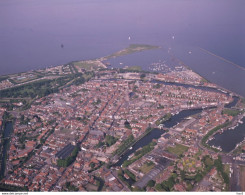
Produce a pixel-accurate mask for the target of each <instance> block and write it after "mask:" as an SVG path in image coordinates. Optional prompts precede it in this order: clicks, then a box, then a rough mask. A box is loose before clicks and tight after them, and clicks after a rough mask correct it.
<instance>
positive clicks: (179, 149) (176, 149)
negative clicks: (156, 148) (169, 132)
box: [167, 144, 188, 156]
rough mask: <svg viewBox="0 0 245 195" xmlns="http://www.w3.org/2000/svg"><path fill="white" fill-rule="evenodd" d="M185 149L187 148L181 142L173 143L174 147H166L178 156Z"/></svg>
mask: <svg viewBox="0 0 245 195" xmlns="http://www.w3.org/2000/svg"><path fill="white" fill-rule="evenodd" d="M187 150H188V147H187V146H183V145H181V144H175V146H174V147H168V148H167V151H168V152H170V153H172V154H175V155H178V156H180V155H181V154H183V153H184V152H185V151H187Z"/></svg>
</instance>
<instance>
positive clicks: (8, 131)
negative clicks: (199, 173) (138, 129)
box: [0, 122, 13, 177]
mask: <svg viewBox="0 0 245 195" xmlns="http://www.w3.org/2000/svg"><path fill="white" fill-rule="evenodd" d="M12 132H13V123H12V122H7V123H6V124H5V128H4V132H3V140H4V141H3V146H2V147H3V148H2V157H1V172H0V175H1V177H3V176H4V173H5V168H6V161H5V159H7V153H8V148H9V141H10V136H11V134H12Z"/></svg>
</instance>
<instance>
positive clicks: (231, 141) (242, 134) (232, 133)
mask: <svg viewBox="0 0 245 195" xmlns="http://www.w3.org/2000/svg"><path fill="white" fill-rule="evenodd" d="M242 121H243V124H239V126H237V127H236V128H235V129H230V130H225V131H224V132H223V133H222V134H216V135H215V136H214V139H213V140H211V141H209V142H208V144H209V145H214V146H220V147H221V148H222V150H223V151H224V152H230V151H231V150H233V149H234V148H235V147H236V145H237V144H238V143H240V142H241V141H243V139H244V138H245V118H243V119H242Z"/></svg>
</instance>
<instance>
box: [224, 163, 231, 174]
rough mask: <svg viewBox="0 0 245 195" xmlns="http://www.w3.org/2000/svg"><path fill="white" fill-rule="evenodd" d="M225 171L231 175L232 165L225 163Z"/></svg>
mask: <svg viewBox="0 0 245 195" xmlns="http://www.w3.org/2000/svg"><path fill="white" fill-rule="evenodd" d="M224 171H225V173H227V174H228V175H230V165H228V164H224Z"/></svg>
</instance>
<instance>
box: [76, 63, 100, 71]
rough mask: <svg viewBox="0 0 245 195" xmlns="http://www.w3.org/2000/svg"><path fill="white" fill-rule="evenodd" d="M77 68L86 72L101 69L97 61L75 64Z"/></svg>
mask: <svg viewBox="0 0 245 195" xmlns="http://www.w3.org/2000/svg"><path fill="white" fill-rule="evenodd" d="M74 65H75V66H79V68H83V69H85V70H92V69H97V68H99V66H98V63H97V62H96V61H79V62H74Z"/></svg>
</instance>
